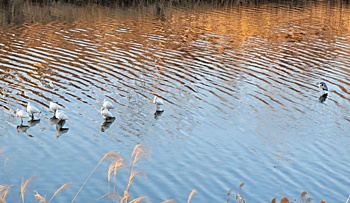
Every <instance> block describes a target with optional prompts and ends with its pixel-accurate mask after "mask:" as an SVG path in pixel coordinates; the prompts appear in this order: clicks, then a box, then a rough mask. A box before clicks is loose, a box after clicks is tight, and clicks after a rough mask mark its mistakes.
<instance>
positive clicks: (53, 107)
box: [50, 102, 61, 116]
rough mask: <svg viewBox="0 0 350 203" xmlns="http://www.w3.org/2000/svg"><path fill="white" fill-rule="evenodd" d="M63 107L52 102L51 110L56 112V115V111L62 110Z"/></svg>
mask: <svg viewBox="0 0 350 203" xmlns="http://www.w3.org/2000/svg"><path fill="white" fill-rule="evenodd" d="M60 109H61V107H60V106H59V105H58V104H56V103H55V102H50V110H51V111H53V112H54V115H55V116H56V111H57V110H60Z"/></svg>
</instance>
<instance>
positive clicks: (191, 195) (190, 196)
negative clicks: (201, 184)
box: [187, 189, 197, 203]
mask: <svg viewBox="0 0 350 203" xmlns="http://www.w3.org/2000/svg"><path fill="white" fill-rule="evenodd" d="M196 192H197V190H195V189H193V190H192V192H191V193H190V195H189V196H188V200H187V203H190V202H191V199H192V197H193V195H194V194H196Z"/></svg>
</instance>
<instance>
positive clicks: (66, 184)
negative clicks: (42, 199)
mask: <svg viewBox="0 0 350 203" xmlns="http://www.w3.org/2000/svg"><path fill="white" fill-rule="evenodd" d="M71 185H72V183H71V182H70V183H65V184H63V185H62V186H61V187H60V188H58V189H57V190H56V192H55V193H54V194H53V195H52V197H51V198H50V200H49V203H50V202H51V201H52V199H53V198H54V197H55V196H56V195H57V194H58V193H60V192H61V191H62V190H64V189H65V188H66V187H69V186H71Z"/></svg>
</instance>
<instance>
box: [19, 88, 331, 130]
mask: <svg viewBox="0 0 350 203" xmlns="http://www.w3.org/2000/svg"><path fill="white" fill-rule="evenodd" d="M317 86H318V87H319V88H320V89H321V90H322V94H321V96H320V97H319V101H320V102H322V103H323V102H324V101H326V99H327V96H328V87H327V85H326V83H325V82H320V83H318V84H317ZM153 104H155V106H156V111H155V113H154V117H155V118H156V119H157V117H158V116H160V115H161V114H162V113H163V112H164V110H163V109H162V108H161V106H163V105H164V102H163V100H162V99H161V98H160V97H158V96H154V98H153ZM49 108H50V110H51V111H53V112H54V116H53V117H52V118H50V123H51V122H52V123H56V124H57V126H56V128H57V129H58V130H67V128H63V125H64V124H65V121H66V120H68V116H67V114H66V113H65V112H64V111H63V110H62V108H61V106H59V105H58V104H57V103H54V102H50V105H49ZM112 109H115V106H114V105H113V104H112V103H111V102H110V101H107V100H106V99H104V100H103V104H102V107H101V109H100V114H101V116H102V117H103V118H104V123H103V124H102V127H101V131H104V130H105V129H106V128H108V127H109V126H110V125H111V123H113V122H114V120H115V117H114V116H113V114H112V113H111V112H110V110H112ZM40 112H41V111H40V110H39V109H38V108H36V107H35V106H33V105H31V104H30V102H28V104H27V109H26V111H25V110H23V109H17V110H16V111H15V114H16V116H17V117H20V118H21V126H22V127H23V129H27V128H25V126H23V125H22V123H23V119H24V118H29V117H31V122H34V123H35V121H37V122H38V121H40V119H35V117H34V114H40ZM17 128H18V127H17Z"/></svg>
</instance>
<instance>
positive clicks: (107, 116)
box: [101, 106, 114, 120]
mask: <svg viewBox="0 0 350 203" xmlns="http://www.w3.org/2000/svg"><path fill="white" fill-rule="evenodd" d="M101 115H102V116H103V118H104V119H105V120H107V119H110V118H114V117H113V115H112V113H111V112H110V111H108V109H106V108H105V107H104V106H103V107H101Z"/></svg>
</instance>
